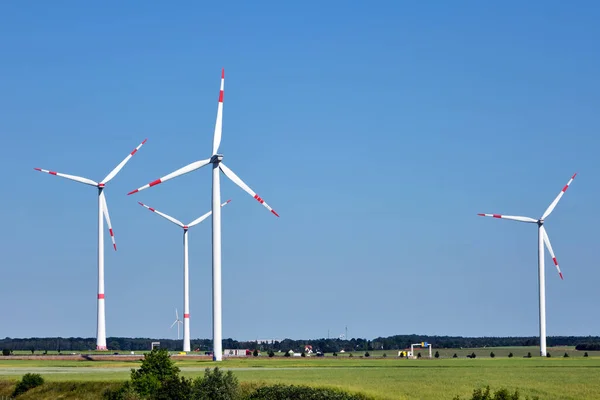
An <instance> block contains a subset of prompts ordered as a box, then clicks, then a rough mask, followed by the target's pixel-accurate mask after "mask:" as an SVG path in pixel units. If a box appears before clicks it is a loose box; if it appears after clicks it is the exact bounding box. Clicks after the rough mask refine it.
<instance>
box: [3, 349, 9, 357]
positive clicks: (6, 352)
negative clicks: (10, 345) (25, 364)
mask: <svg viewBox="0 0 600 400" xmlns="http://www.w3.org/2000/svg"><path fill="white" fill-rule="evenodd" d="M2 355H3V356H10V349H2Z"/></svg>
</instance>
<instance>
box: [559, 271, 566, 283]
mask: <svg viewBox="0 0 600 400" xmlns="http://www.w3.org/2000/svg"><path fill="white" fill-rule="evenodd" d="M558 274H559V275H560V279H562V280H563V281H564V280H565V278H563V275H562V272H559V273H558Z"/></svg>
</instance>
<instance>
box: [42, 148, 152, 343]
mask: <svg viewBox="0 0 600 400" xmlns="http://www.w3.org/2000/svg"><path fill="white" fill-rule="evenodd" d="M146 140H148V139H144V141H143V142H142V143H140V145H139V146H138V147H136V148H135V149H133V151H132V152H131V153H129V155H128V156H127V157H125V159H124V160H123V161H121V163H120V164H119V165H117V166H116V167H115V168H114V169H113V170H112V171H110V173H109V174H108V175H106V177H105V178H104V179H103V180H101V181H100V182H94V181H93V180H91V179H88V178H82V177H80V176H74V175H67V174H62V173H60V172H54V171H48V170H46V169H41V168H34V169H35V170H36V171H40V172H45V173H47V174H50V175H56V176H60V177H62V178H66V179H70V180H72V181H76V182H80V183H85V184H86V185H90V186H95V187H97V188H98V325H97V326H98V330H97V332H96V349H97V350H106V318H105V314H104V229H103V228H104V224H103V221H102V215H104V218H105V219H106V224H107V225H108V232H109V233H110V238H111V239H112V243H113V247H114V249H115V251H116V250H117V244H116V243H115V235H114V233H113V229H112V225H111V223H110V216H109V214H108V206H107V205H106V198H105V196H104V186H105V185H106V184H107V183H108V182H109V181H110V180H111V179H113V178H114V177H115V176H116V175H117V174H118V173H119V171H121V169H122V168H123V167H124V166H125V164H127V162H128V161H129V160H130V159H131V157H133V155H134V154H135V153H136V152H137V151H138V150H139V149H140V147H142V145H143V144H144V143H146Z"/></svg>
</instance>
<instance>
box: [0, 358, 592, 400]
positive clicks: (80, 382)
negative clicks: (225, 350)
mask: <svg viewBox="0 0 600 400" xmlns="http://www.w3.org/2000/svg"><path fill="white" fill-rule="evenodd" d="M176 364H177V366H179V367H180V368H181V372H182V374H183V375H184V376H187V377H196V376H199V375H202V374H203V372H204V368H206V367H213V366H219V367H222V368H224V369H231V370H232V371H233V372H234V373H235V375H236V376H237V377H238V379H239V380H240V382H242V383H244V382H247V383H257V382H258V383H265V384H273V383H284V384H307V385H312V386H332V387H339V388H342V389H345V390H348V391H352V392H362V393H364V394H367V395H371V396H373V397H375V398H377V399H382V400H384V399H425V400H427V399H431V400H438V399H439V400H442V399H444V400H451V399H452V398H453V397H454V396H455V395H460V396H463V397H465V398H466V397H467V396H469V395H470V394H471V393H472V391H473V389H474V388H478V387H483V386H486V385H490V387H491V388H492V389H499V388H501V387H506V388H508V389H510V390H515V389H518V390H519V391H520V392H521V394H522V395H529V396H533V395H537V396H539V398H540V400H548V399H549V400H552V399H557V400H558V399H573V400H575V399H576V400H582V399H596V398H598V393H600V358H598V357H588V358H582V357H569V358H562V357H555V358H549V359H547V358H540V357H534V358H517V357H514V358H510V359H509V358H498V357H496V358H494V359H491V358H476V359H464V358H462V359H439V360H435V359H433V360H427V359H422V360H406V359H397V358H393V357H388V358H359V357H353V358H346V357H344V358H333V357H331V358H330V357H326V358H290V359H288V358H273V359H269V358H265V357H259V358H248V359H228V360H225V361H223V362H222V363H214V362H212V361H197V360H193V359H192V358H190V359H189V360H183V361H177V363H176ZM138 365H139V362H134V361H130V362H126V361H124V362H109V361H96V362H90V361H80V362H77V361H68V362H61V361H54V360H52V361H42V360H14V361H10V360H2V361H1V362H0V380H2V384H1V385H0V395H8V394H10V391H11V390H12V389H6V388H7V387H8V386H7V385H11V386H12V385H14V382H15V380H16V379H19V378H20V377H21V376H22V375H23V374H25V373H27V372H35V373H40V374H41V375H42V376H43V377H44V379H46V381H47V383H46V384H44V387H40V388H36V389H34V390H35V391H36V392H35V393H31V394H30V395H36V397H31V398H41V399H43V398H58V397H60V398H66V399H67V398H80V399H99V398H101V397H100V394H101V392H102V391H103V389H104V388H105V387H107V386H108V385H114V384H117V383H118V381H124V380H126V379H128V377H129V370H130V369H131V368H137V367H138ZM69 388H72V389H73V390H76V391H77V392H74V393H76V395H75V396H74V397H73V396H71V397H69V396H70V395H69ZM43 390H48V391H50V392H48V394H47V396H46V395H43V394H42V391H43ZM26 396H29V395H26ZM19 398H22V399H27V398H29V397H25V396H23V397H19Z"/></svg>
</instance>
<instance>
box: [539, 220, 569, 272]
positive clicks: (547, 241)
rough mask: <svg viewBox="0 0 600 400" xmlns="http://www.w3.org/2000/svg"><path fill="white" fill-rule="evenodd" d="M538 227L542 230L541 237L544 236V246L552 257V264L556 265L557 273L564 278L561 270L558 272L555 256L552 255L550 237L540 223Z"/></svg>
mask: <svg viewBox="0 0 600 400" xmlns="http://www.w3.org/2000/svg"><path fill="white" fill-rule="evenodd" d="M540 229H541V230H542V237H543V238H544V243H545V244H546V248H547V249H548V251H549V252H550V256H551V257H552V261H553V262H554V265H555V266H556V269H557V270H558V275H559V276H560V279H564V278H563V274H562V272H560V267H559V266H558V261H557V260H556V256H555V255H554V250H552V245H551V244H550V238H549V237H548V233H547V232H546V228H544V226H543V225H542V226H541V227H540Z"/></svg>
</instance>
